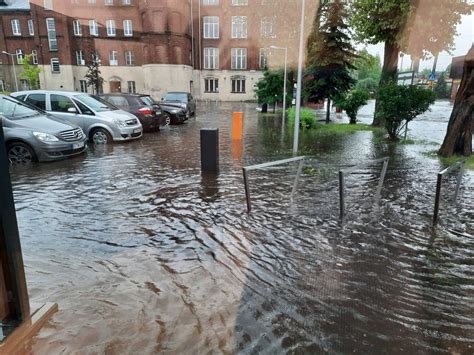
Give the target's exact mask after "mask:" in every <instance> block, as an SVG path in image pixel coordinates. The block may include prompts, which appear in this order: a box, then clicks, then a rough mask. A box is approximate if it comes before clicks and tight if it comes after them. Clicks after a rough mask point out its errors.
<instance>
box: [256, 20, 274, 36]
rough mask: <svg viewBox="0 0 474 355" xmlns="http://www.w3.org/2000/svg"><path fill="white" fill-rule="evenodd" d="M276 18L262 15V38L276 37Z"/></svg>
mask: <svg viewBox="0 0 474 355" xmlns="http://www.w3.org/2000/svg"><path fill="white" fill-rule="evenodd" d="M275 27H276V18H275V17H273V16H272V17H268V16H267V17H262V19H261V22H260V35H261V36H262V38H276V30H275Z"/></svg>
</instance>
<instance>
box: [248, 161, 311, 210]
mask: <svg viewBox="0 0 474 355" xmlns="http://www.w3.org/2000/svg"><path fill="white" fill-rule="evenodd" d="M305 158H306V157H304V156H301V157H295V158H289V159H282V160H277V161H272V162H268V163H263V164H256V165H250V166H245V167H243V168H242V173H243V176H244V186H245V198H246V201H247V213H250V211H251V210H252V205H251V200H250V189H249V183H248V172H249V171H251V170H259V169H265V168H268V167H271V166H275V165H283V164H288V163H293V162H296V161H299V164H298V170H297V173H296V177H295V181H294V183H293V188H292V190H291V197H290V201H293V197H294V196H295V194H296V189H297V188H298V181H299V179H300V175H301V171H302V170H303V163H304V160H305Z"/></svg>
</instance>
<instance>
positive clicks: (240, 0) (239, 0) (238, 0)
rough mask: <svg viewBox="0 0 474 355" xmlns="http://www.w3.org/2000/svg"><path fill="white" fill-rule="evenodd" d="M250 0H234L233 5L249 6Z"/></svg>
mask: <svg viewBox="0 0 474 355" xmlns="http://www.w3.org/2000/svg"><path fill="white" fill-rule="evenodd" d="M248 4H249V2H248V0H232V6H247V5H248Z"/></svg>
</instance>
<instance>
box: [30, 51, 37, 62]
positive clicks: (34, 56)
mask: <svg viewBox="0 0 474 355" xmlns="http://www.w3.org/2000/svg"><path fill="white" fill-rule="evenodd" d="M31 62H32V63H33V64H35V65H37V64H38V51H37V50H36V49H33V50H32V51H31Z"/></svg>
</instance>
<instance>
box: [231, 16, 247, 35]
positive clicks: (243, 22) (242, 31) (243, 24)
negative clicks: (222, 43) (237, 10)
mask: <svg viewBox="0 0 474 355" xmlns="http://www.w3.org/2000/svg"><path fill="white" fill-rule="evenodd" d="M247 31H248V18H247V16H232V38H247Z"/></svg>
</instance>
